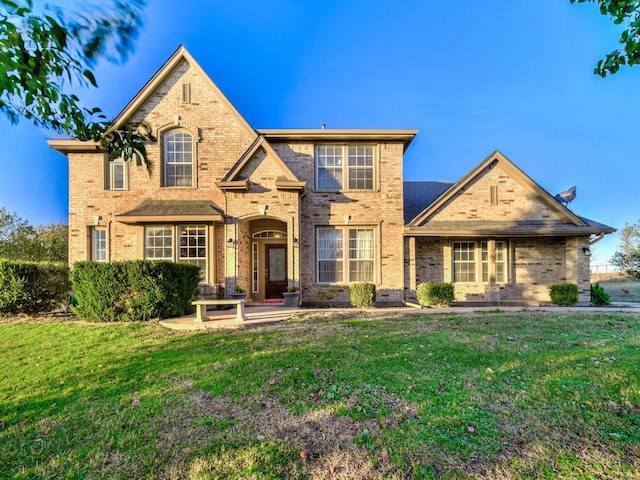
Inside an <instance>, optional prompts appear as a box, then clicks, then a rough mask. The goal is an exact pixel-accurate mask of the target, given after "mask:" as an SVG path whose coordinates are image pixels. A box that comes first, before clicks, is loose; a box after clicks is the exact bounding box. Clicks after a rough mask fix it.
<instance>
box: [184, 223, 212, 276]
mask: <svg viewBox="0 0 640 480" xmlns="http://www.w3.org/2000/svg"><path fill="white" fill-rule="evenodd" d="M178 234H179V236H180V251H179V257H178V261H180V262H187V263H192V264H194V265H197V266H199V267H200V272H201V276H202V278H205V275H206V273H207V227H206V226H204V225H183V226H180V227H179V228H178Z"/></svg>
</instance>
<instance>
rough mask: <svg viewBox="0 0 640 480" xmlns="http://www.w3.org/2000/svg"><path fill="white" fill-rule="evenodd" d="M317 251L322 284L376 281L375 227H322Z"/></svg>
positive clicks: (318, 230)
mask: <svg viewBox="0 0 640 480" xmlns="http://www.w3.org/2000/svg"><path fill="white" fill-rule="evenodd" d="M345 237H346V242H347V248H346V249H345V248H344V245H345ZM316 249H317V250H316V256H317V279H318V283H344V282H348V283H352V282H374V281H375V275H374V271H375V268H374V258H375V241H374V230H373V229H372V228H344V227H318V228H317V229H316ZM345 267H346V268H345Z"/></svg>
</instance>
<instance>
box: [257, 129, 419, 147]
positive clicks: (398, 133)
mask: <svg viewBox="0 0 640 480" xmlns="http://www.w3.org/2000/svg"><path fill="white" fill-rule="evenodd" d="M256 131H257V132H258V134H259V135H262V136H263V137H265V138H266V139H268V140H310V141H316V140H321V141H331V140H338V141H341V140H360V141H373V140H375V141H379V140H388V141H393V140H395V141H398V140H401V141H402V143H403V144H404V150H405V151H406V150H407V148H409V145H411V142H412V141H413V139H414V138H415V136H416V135H417V134H418V130H403V129H338V128H333V129H325V128H322V129H258V130H256Z"/></svg>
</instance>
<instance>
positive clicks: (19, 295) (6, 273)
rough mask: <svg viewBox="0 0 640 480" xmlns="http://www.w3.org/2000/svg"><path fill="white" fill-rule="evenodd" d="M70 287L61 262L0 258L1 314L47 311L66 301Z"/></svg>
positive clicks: (65, 268) (66, 268) (65, 269)
mask: <svg viewBox="0 0 640 480" xmlns="http://www.w3.org/2000/svg"><path fill="white" fill-rule="evenodd" d="M70 288H71V284H70V282H69V267H68V266H67V265H66V264H64V263H52V262H19V261H10V260H0V314H16V313H26V314H29V315H33V314H37V313H45V312H50V311H52V310H55V309H56V308H59V307H62V306H64V305H65V304H66V301H67V298H68V296H69V289H70Z"/></svg>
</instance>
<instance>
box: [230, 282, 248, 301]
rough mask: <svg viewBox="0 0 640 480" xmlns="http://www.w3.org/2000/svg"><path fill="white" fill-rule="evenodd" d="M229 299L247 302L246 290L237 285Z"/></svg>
mask: <svg viewBox="0 0 640 480" xmlns="http://www.w3.org/2000/svg"><path fill="white" fill-rule="evenodd" d="M229 297H231V298H233V299H234V300H246V298H247V292H245V291H244V288H242V287H241V286H240V285H236V286H235V287H233V292H231V293H230V294H229Z"/></svg>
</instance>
